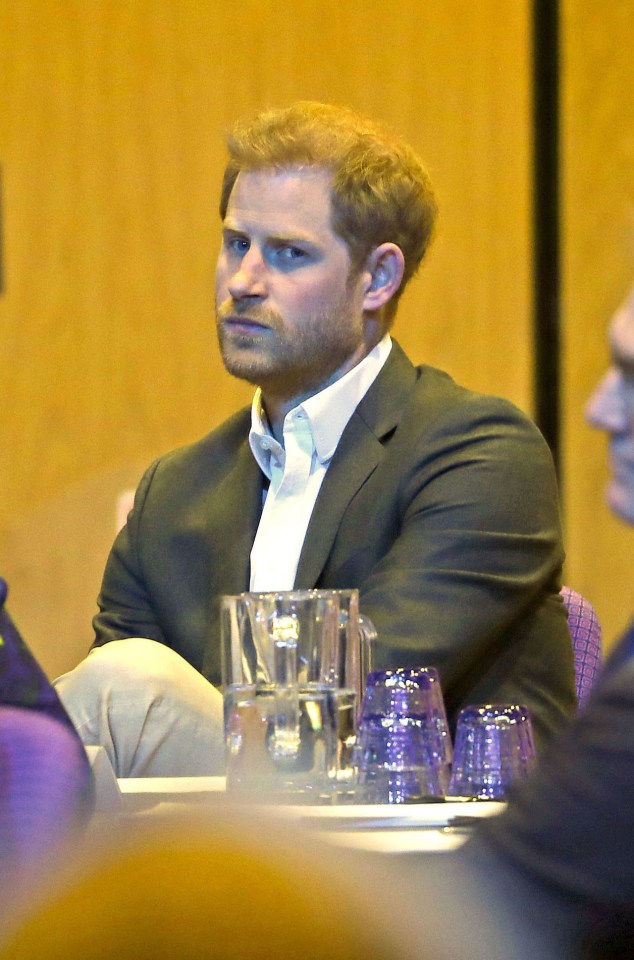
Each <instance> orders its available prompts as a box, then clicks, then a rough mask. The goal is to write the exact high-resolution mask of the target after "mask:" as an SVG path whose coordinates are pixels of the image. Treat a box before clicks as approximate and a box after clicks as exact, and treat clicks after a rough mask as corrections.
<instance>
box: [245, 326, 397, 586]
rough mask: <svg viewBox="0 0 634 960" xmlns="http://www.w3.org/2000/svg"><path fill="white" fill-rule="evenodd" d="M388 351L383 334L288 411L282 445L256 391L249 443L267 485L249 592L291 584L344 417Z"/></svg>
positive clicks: (258, 391)
mask: <svg viewBox="0 0 634 960" xmlns="http://www.w3.org/2000/svg"><path fill="white" fill-rule="evenodd" d="M391 349H392V341H391V339H390V336H389V334H387V333H386V335H385V336H384V337H383V339H382V340H381V342H380V343H378V344H377V345H376V347H374V349H373V350H371V351H370V353H369V354H368V355H367V357H364V359H363V360H362V361H361V362H360V363H358V364H357V365H356V366H355V367H353V368H352V370H349V371H348V373H346V374H344V376H343V377H340V379H339V380H336V381H335V382H334V383H331V384H330V386H328V387H326V388H325V389H324V390H321V391H320V393H317V394H315V396H313V397H309V398H308V400H304V401H303V403H300V404H299V405H298V406H297V407H294V408H293V409H292V410H290V411H289V412H288V413H287V414H286V417H285V418H284V427H283V435H282V438H283V443H282V444H280V443H278V441H277V440H276V439H275V437H274V436H273V434H272V433H271V430H270V427H269V425H268V422H267V419H266V414H265V413H264V409H263V407H262V393H261V391H260V389H258V390H256V393H255V396H254V398H253V404H252V407H251V430H250V433H249V444H250V446H251V450H252V451H253V456H254V457H255V459H256V460H257V463H258V465H259V467H260V469H261V470H262V472H263V473H264V474H265V476H266V477H268V479H269V489H268V492H267V493H266V495H265V501H264V508H263V510H262V516H261V518H260V523H259V525H258V529H257V533H256V535H255V540H254V541H253V547H252V549H251V581H250V589H251V590H253V591H258V592H261V591H272V590H291V589H292V588H293V586H294V583H295V575H296V573H297V565H298V563H299V555H300V553H301V550H302V545H303V543H304V538H305V536H306V530H307V529H308V523H309V521H310V517H311V514H312V512H313V508H314V506H315V501H316V500H317V495H318V493H319V488H320V487H321V484H322V482H323V479H324V477H325V476H326V471H327V470H328V467H329V466H330V461H331V460H332V457H333V454H334V452H335V450H336V449H337V444H338V443H339V440H340V439H341V435H342V433H343V431H344V429H345V427H346V424H347V423H348V420H349V419H350V417H351V416H352V414H353V413H354V411H355V409H356V407H357V405H358V404H359V403H360V401H361V400H362V398H363V397H364V396H365V394H366V392H367V391H368V389H369V388H370V387H371V385H372V384H373V383H374V381H375V379H376V377H377V376H378V374H379V372H380V370H381V368H382V367H383V364H384V363H385V361H386V360H387V358H388V356H389V353H390V350H391Z"/></svg>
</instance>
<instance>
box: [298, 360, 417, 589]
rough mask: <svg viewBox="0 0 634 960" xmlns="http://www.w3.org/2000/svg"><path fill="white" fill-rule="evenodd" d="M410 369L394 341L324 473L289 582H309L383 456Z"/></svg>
mask: <svg viewBox="0 0 634 960" xmlns="http://www.w3.org/2000/svg"><path fill="white" fill-rule="evenodd" d="M415 382H416V369H415V367H414V366H413V364H412V363H411V361H410V360H409V359H408V358H407V357H406V355H405V354H404V353H403V351H402V350H401V348H400V347H399V345H398V344H397V343H396V342H395V341H394V342H393V345H392V350H391V352H390V356H389V357H388V360H387V362H386V364H385V366H384V367H383V369H382V370H381V372H380V374H379V376H378V377H377V378H376V380H375V381H374V383H373V384H372V386H371V387H370V389H369V390H368V392H367V394H366V395H365V397H364V398H363V400H362V401H361V403H360V404H359V406H358V407H357V409H356V410H355V412H354V413H353V414H352V417H351V418H350V420H349V422H348V424H347V426H346V428H345V430H344V432H343V434H342V437H341V440H340V441H339V445H338V446H337V449H336V451H335V454H334V456H333V458H332V462H331V464H330V467H329V468H328V472H327V473H326V476H325V478H324V481H323V483H322V486H321V489H320V491H319V496H318V497H317V502H316V503H315V508H314V510H313V514H312V516H311V519H310V523H309V525H308V530H307V532H306V537H305V540H304V545H303V547H302V552H301V555H300V559H299V565H298V569H297V576H296V578H295V586H296V587H297V588H298V589H310V588H312V587H314V586H315V584H316V583H317V582H318V580H319V576H320V574H321V572H322V570H323V568H324V566H325V564H326V561H327V560H328V556H329V554H330V551H331V549H332V545H333V543H334V541H335V537H336V535H337V531H338V529H339V526H340V524H341V518H342V517H343V515H344V513H345V511H346V510H347V508H348V505H349V503H350V501H351V500H352V498H353V497H354V496H355V494H356V493H357V491H358V490H359V489H360V488H361V487H362V486H363V484H364V483H365V482H366V480H367V478H368V477H369V476H370V474H371V473H372V472H373V471H374V470H375V469H376V467H377V465H378V464H379V463H380V461H381V459H382V457H383V441H384V440H385V438H386V437H387V436H388V435H389V434H391V433H392V432H393V430H394V429H395V428H396V426H397V425H398V423H399V420H400V418H401V415H402V412H403V408H404V406H405V404H406V402H407V399H408V397H409V395H410V392H411V390H412V388H413V386H414V384H415Z"/></svg>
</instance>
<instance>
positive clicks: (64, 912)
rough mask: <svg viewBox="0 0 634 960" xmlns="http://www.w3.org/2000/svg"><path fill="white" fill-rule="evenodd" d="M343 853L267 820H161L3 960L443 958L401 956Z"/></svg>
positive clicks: (112, 849) (22, 934)
mask: <svg viewBox="0 0 634 960" xmlns="http://www.w3.org/2000/svg"><path fill="white" fill-rule="evenodd" d="M342 853H343V857H342V859H341V862H339V857H338V851H334V850H333V849H332V847H329V846H326V845H323V844H321V843H319V841H317V840H316V839H315V838H314V837H310V836H309V835H308V834H307V833H305V832H303V831H302V830H301V829H300V828H299V827H296V826H294V825H293V824H292V823H291V824H290V825H289V824H286V823H283V822H281V821H280V820H275V819H273V818H271V819H269V818H268V817H267V815H266V814H262V813H258V815H257V817H250V816H249V815H248V813H245V812H244V811H242V812H241V811H230V810H227V809H224V810H223V809H220V808H219V809H218V810H217V811H214V812H213V814H212V815H211V816H209V817H206V818H200V819H199V818H197V817H195V816H194V817H192V818H188V819H187V820H185V821H180V820H178V819H174V820H171V821H170V820H169V819H168V820H167V821H166V820H165V819H160V820H158V821H157V820H156V819H154V820H152V819H151V820H150V822H149V823H148V822H146V823H145V826H143V824H142V825H141V826H140V827H137V828H136V829H135V830H134V832H131V833H129V834H127V833H126V831H125V830H122V831H121V830H119V831H117V832H116V833H115V838H114V839H112V838H111V839H109V840H108V841H107V842H106V843H105V845H104V847H103V848H102V849H101V850H100V851H99V850H98V849H95V847H94V845H93V848H92V850H91V852H90V854H88V855H87V856H85V857H84V858H83V859H82V858H80V860H79V861H78V862H77V863H75V864H74V865H73V866H72V867H71V868H70V869H68V870H66V871H64V873H63V874H62V876H61V878H57V879H56V880H55V883H54V884H50V885H49V886H48V887H47V888H46V889H45V890H41V891H40V892H39V894H36V896H35V908H34V909H30V910H29V912H28V915H27V918H26V919H24V920H23V921H22V922H21V923H18V924H17V929H15V930H14V931H13V934H12V936H10V937H9V938H8V940H7V941H6V943H5V944H4V945H3V946H0V958H2V960H9V958H11V960H36V958H40V957H45V958H46V960H113V958H117V960H210V958H215V957H218V958H222V960H262V958H267V960H295V958H297V960H401V957H402V956H406V958H407V960H414V957H416V960H435V958H434V956H433V955H432V954H428V953H427V952H426V950H425V947H424V945H421V948H420V949H417V951H416V954H415V955H413V954H409V953H408V954H406V955H402V954H401V951H400V947H399V938H398V937H394V934H393V933H392V931H391V930H390V929H389V928H388V929H386V928H385V926H384V924H382V923H381V921H380V920H379V919H378V918H377V917H376V916H373V915H372V911H371V909H370V904H371V903H372V899H373V898H372V897H371V896H370V894H369V891H368V886H367V883H366V880H365V879H364V873H363V871H359V870H358V869H357V868H356V866H355V869H354V870H353V869H352V866H353V864H354V865H356V858H355V857H354V856H353V857H352V859H351V861H350V860H348V858H347V857H346V851H345V850H344V851H342ZM333 854H335V856H333ZM374 881H375V882H377V883H378V884H379V885H382V883H383V879H382V877H381V875H380V874H378V873H377V874H374ZM369 897H370V899H369ZM38 898H39V901H40V902H39V903H38Z"/></svg>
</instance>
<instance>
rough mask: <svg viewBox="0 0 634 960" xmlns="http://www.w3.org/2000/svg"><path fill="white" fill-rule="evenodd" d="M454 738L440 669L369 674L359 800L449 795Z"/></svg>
mask: <svg viewBox="0 0 634 960" xmlns="http://www.w3.org/2000/svg"><path fill="white" fill-rule="evenodd" d="M451 761H452V744H451V737H450V734H449V727H448V724H447V715H446V711H445V705H444V700H443V696H442V691H441V688H440V680H439V676H438V672H437V670H435V669H434V668H433V667H419V668H416V669H405V668H401V669H395V670H381V671H376V672H373V673H370V674H369V675H368V678H367V682H366V688H365V694H364V697H363V701H362V705H361V712H360V717H359V730H358V736H357V746H356V765H357V769H358V775H357V786H356V790H355V801H356V802H357V803H369V804H374V803H412V802H421V801H424V800H428V799H436V798H440V797H443V796H444V794H446V792H447V789H448V787H449V780H450V775H451Z"/></svg>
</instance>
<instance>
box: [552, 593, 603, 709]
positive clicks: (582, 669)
mask: <svg viewBox="0 0 634 960" xmlns="http://www.w3.org/2000/svg"><path fill="white" fill-rule="evenodd" d="M561 596H562V599H563V601H564V604H565V605H566V609H567V611H568V628H569V630H570V637H571V640H572V646H573V649H574V655H575V678H576V683H577V698H578V700H579V705H581V704H583V702H584V701H585V700H586V698H587V697H588V694H589V693H590V691H591V690H592V688H593V686H594V685H595V683H596V681H597V679H598V677H599V674H600V672H601V667H602V665H603V650H602V646H601V624H600V623H599V620H598V618H597V615H596V612H595V609H594V607H593V606H592V604H591V603H590V602H589V601H588V600H586V599H585V598H584V597H582V596H581V594H580V593H577V591H576V590H571V588H570V587H562V589H561Z"/></svg>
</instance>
